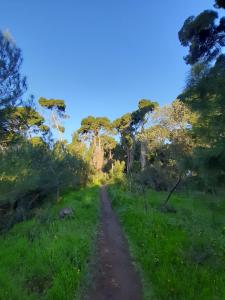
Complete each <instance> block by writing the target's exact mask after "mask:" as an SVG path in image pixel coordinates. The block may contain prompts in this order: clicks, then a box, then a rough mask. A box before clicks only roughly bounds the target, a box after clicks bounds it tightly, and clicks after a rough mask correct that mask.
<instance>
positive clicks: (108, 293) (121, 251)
mask: <svg viewBox="0 0 225 300" xmlns="http://www.w3.org/2000/svg"><path fill="white" fill-rule="evenodd" d="M101 202H102V220H101V222H102V225H101V231H100V236H99V240H98V253H97V256H98V263H97V264H98V265H97V270H96V274H95V277H94V283H93V284H94V288H93V289H92V291H91V293H90V297H89V299H90V300H140V299H141V298H142V297H141V284H140V281H139V278H138V275H137V273H136V272H135V270H134V267H133V265H132V262H131V258H130V255H129V250H128V245H127V242H126V240H125V238H124V235H123V232H122V230H121V227H120V225H119V223H118V221H117V218H116V216H115V214H114V212H113V210H112V208H111V204H110V201H109V199H108V195H107V190H106V188H105V187H103V188H102V190H101Z"/></svg>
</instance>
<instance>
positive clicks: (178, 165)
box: [78, 0, 225, 201]
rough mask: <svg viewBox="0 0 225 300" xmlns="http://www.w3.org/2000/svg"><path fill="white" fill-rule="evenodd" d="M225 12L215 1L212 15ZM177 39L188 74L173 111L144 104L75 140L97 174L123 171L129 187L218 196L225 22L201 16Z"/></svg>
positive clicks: (223, 142)
mask: <svg viewBox="0 0 225 300" xmlns="http://www.w3.org/2000/svg"><path fill="white" fill-rule="evenodd" d="M224 8H225V1H223V0H221V1H219V0H218V1H216V3H215V9H217V10H218V9H224ZM178 35H179V40H180V42H181V44H182V45H183V46H185V47H188V48H189V51H188V54H187V56H186V57H185V58H184V60H185V62H186V63H187V64H189V65H190V66H191V68H190V72H189V74H188V76H187V79H186V86H185V88H184V90H183V92H182V93H181V95H178V96H177V99H176V100H175V101H173V102H172V104H170V105H166V106H164V107H160V106H159V105H158V103H157V102H155V101H150V100H148V99H142V100H140V101H139V103H138V108H137V110H135V111H133V112H130V113H127V114H125V115H123V116H121V117H120V118H118V119H116V120H115V121H113V122H110V121H109V120H108V119H107V118H100V117H99V118H94V117H93V116H89V117H87V118H85V119H83V120H82V124H81V128H80V130H79V131H78V133H79V134H80V135H81V136H83V137H85V138H87V139H89V141H90V145H91V147H92V149H93V152H92V159H91V160H92V165H93V166H94V167H95V169H97V170H103V171H104V170H105V171H109V170H110V175H111V177H112V175H113V174H114V175H115V176H119V177H121V172H122V170H123V169H124V172H125V173H126V174H127V175H128V176H127V177H128V178H129V184H130V186H131V188H135V189H138V190H145V188H149V187H151V188H154V189H156V190H165V191H166V190H167V191H170V192H171V193H172V192H173V191H174V190H175V189H176V188H178V187H179V188H191V189H195V190H199V191H203V192H209V193H218V192H220V191H223V189H224V184H225V151H224V149H225V117H224V115H225V98H224V97H225V96H224V95H225V55H224V54H223V52H224V46H225V17H221V18H219V14H218V12H217V11H216V10H205V11H204V12H202V13H201V14H199V15H198V16H196V17H195V16H191V17H189V18H187V20H185V22H184V24H183V26H182V28H181V30H180V31H179V34H178ZM115 135H116V137H117V139H116V140H118V137H119V140H120V141H119V142H117V141H116V140H115V139H114V138H113V136H115ZM171 193H170V194H171ZM170 194H169V196H170ZM168 200H169V197H168V198H167V199H166V201H168Z"/></svg>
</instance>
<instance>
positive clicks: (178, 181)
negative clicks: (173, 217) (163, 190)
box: [164, 175, 182, 206]
mask: <svg viewBox="0 0 225 300" xmlns="http://www.w3.org/2000/svg"><path fill="white" fill-rule="evenodd" d="M181 179H182V175H179V178H178V180H177V182H176V183H175V185H174V186H173V187H172V189H171V190H170V192H169V194H168V196H167V198H166V200H165V201H164V206H166V205H167V204H168V202H169V200H170V197H171V196H172V194H173V192H174V191H175V190H176V188H177V187H178V185H179V184H180V183H181Z"/></svg>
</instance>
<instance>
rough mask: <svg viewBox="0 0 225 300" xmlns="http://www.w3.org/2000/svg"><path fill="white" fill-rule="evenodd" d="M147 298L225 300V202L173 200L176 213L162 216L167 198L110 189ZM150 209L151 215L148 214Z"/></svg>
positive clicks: (201, 197)
mask: <svg viewBox="0 0 225 300" xmlns="http://www.w3.org/2000/svg"><path fill="white" fill-rule="evenodd" d="M110 195H111V199H112V203H113V207H114V208H115V210H116V212H117V214H118V216H119V218H120V220H121V223H122V225H123V228H124V231H125V233H126V235H127V238H128V241H129V245H130V249H131V254H132V256H133V258H134V260H135V261H136V264H137V268H138V269H139V271H140V274H141V277H142V282H143V287H144V299H148V300H149V299H160V300H161V299H162V300H164V299H165V300H169V299H171V300H172V299H173V300H176V299H179V300H185V299H187V300H190V299H193V300H196V299H198V300H217V299H218V300H219V299H220V300H221V299H225V284H224V283H225V201H224V200H225V199H213V198H210V197H207V196H204V195H195V196H190V195H186V196H184V195H178V194H176V195H174V196H173V197H172V199H171V205H172V206H173V207H175V208H176V209H177V212H176V213H163V212H160V210H159V204H160V203H161V202H162V200H163V199H165V194H164V193H160V192H154V191H148V192H147V193H146V194H145V196H140V195H139V196H138V195H134V194H131V193H130V192H127V191H123V190H121V188H119V186H111V187H110ZM146 207H147V210H146Z"/></svg>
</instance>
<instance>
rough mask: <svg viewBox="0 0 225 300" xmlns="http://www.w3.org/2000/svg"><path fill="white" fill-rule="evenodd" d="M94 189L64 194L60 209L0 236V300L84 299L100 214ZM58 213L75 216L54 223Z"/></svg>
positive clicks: (38, 215) (49, 210)
mask: <svg viewBox="0 0 225 300" xmlns="http://www.w3.org/2000/svg"><path fill="white" fill-rule="evenodd" d="M98 194H99V193H98V188H86V189H82V190H80V191H76V192H69V193H67V194H66V195H64V197H63V198H62V200H61V202H60V203H59V204H56V205H54V206H51V207H50V206H49V207H45V208H40V209H38V210H37V211H36V217H35V218H33V219H31V220H29V221H25V222H22V223H19V224H17V225H15V226H14V227H13V229H11V230H10V231H9V232H8V233H7V234H5V235H4V236H3V235H2V236H0V299H1V300H6V299H7V300H9V299H10V300H26V299H27V300H28V299H29V300H31V299H52V300H53V299H54V300H71V299H81V297H83V296H82V295H83V293H84V288H85V284H87V283H88V278H87V274H88V268H89V261H90V258H91V255H92V253H93V248H94V247H93V243H94V240H95V237H96V229H97V225H98V214H99V200H98V199H99V195H98ZM62 207H71V208H73V210H74V216H72V217H70V218H69V217H68V218H65V219H59V217H58V213H59V211H60V209H61V208H62Z"/></svg>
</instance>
